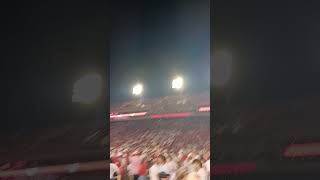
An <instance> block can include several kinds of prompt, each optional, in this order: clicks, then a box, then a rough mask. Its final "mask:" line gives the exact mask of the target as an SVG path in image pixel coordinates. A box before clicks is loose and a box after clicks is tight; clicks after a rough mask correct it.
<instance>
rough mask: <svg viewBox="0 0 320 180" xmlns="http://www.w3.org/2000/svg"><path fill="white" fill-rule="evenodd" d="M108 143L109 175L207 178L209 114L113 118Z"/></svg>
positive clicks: (154, 178) (170, 179)
mask: <svg viewBox="0 0 320 180" xmlns="http://www.w3.org/2000/svg"><path fill="white" fill-rule="evenodd" d="M110 143H111V145H110V147H111V150H110V152H111V154H110V156H111V157H110V158H111V161H112V162H111V164H110V178H111V179H112V178H113V179H121V180H127V179H129V180H136V179H139V180H145V179H150V180H158V179H159V180H160V179H168V180H180V179H186V180H188V179H190V180H191V179H195V180H197V179H199V180H208V179H209V175H210V120H209V117H192V118H183V119H160V120H153V119H152V120H151V119H146V120H138V121H124V122H113V123H111V124H110Z"/></svg>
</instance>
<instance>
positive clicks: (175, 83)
mask: <svg viewBox="0 0 320 180" xmlns="http://www.w3.org/2000/svg"><path fill="white" fill-rule="evenodd" d="M182 87H183V79H182V78H181V77H177V78H175V79H173V80H172V89H177V90H179V89H181V88H182Z"/></svg>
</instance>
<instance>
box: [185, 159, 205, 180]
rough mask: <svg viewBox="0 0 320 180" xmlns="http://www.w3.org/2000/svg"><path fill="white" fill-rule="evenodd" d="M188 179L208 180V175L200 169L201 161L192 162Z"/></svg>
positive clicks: (203, 169)
mask: <svg viewBox="0 0 320 180" xmlns="http://www.w3.org/2000/svg"><path fill="white" fill-rule="evenodd" d="M188 176H189V178H197V179H199V180H208V173H207V171H206V170H205V168H203V167H202V163H201V160H199V159H195V160H193V161H192V165H191V170H190V173H189V175H188Z"/></svg>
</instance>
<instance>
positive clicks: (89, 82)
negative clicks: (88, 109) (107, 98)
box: [72, 74, 102, 104]
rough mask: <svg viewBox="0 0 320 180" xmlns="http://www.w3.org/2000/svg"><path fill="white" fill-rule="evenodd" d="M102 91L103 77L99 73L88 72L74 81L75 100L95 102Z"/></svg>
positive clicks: (86, 102)
mask: <svg viewBox="0 0 320 180" xmlns="http://www.w3.org/2000/svg"><path fill="white" fill-rule="evenodd" d="M101 92H102V79H101V77H100V76H99V75H98V74H88V75H85V76H84V77H82V78H81V79H79V80H78V81H76V82H75V83H74V86H73V95H72V101H73V102H80V103H85V104H89V103H93V102H94V101H96V100H97V99H98V98H99V96H100V95H101Z"/></svg>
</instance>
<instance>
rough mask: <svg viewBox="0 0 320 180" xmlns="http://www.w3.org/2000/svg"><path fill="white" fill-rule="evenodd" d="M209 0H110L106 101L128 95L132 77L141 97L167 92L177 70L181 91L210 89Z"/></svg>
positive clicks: (129, 95)
mask: <svg viewBox="0 0 320 180" xmlns="http://www.w3.org/2000/svg"><path fill="white" fill-rule="evenodd" d="M209 4H210V1H209V0H193V1H179V0H173V1H172V0H164V1H139V3H137V2H132V1H127V2H126V3H124V2H123V1H121V2H120V1H115V2H114V3H113V5H112V40H111V44H110V48H111V49H110V54H111V56H110V60H111V63H110V73H111V74H110V90H111V92H110V96H111V102H115V101H123V100H129V99H132V96H131V91H132V87H133V85H134V84H135V83H136V82H141V83H143V85H144V86H145V94H144V96H145V97H157V96H164V95H170V94H172V93H173V92H172V90H171V79H172V78H173V77H174V76H175V75H176V74H180V75H181V76H182V77H183V78H184V79H185V81H186V91H188V92H199V91H204V90H208V89H209V77H210V66H209V65H210V50H209V47H210V6H209Z"/></svg>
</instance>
